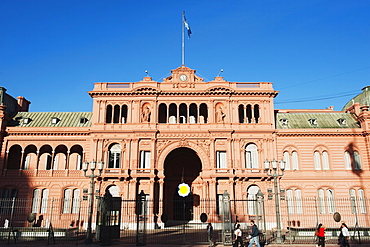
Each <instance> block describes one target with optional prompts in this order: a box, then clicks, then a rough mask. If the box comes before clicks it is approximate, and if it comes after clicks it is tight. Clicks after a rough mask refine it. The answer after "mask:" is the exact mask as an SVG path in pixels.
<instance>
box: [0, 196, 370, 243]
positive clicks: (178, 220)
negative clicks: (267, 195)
mask: <svg viewBox="0 0 370 247" xmlns="http://www.w3.org/2000/svg"><path fill="white" fill-rule="evenodd" d="M99 200H102V199H100V198H94V204H93V205H94V210H93V222H92V229H93V233H94V239H96V241H102V240H103V238H104V239H110V240H112V239H113V240H114V241H120V242H122V243H131V244H135V243H136V244H137V243H139V244H150V243H161V244H206V243H208V239H207V232H206V225H207V223H208V222H211V223H212V225H213V228H214V240H215V241H216V242H217V243H219V244H223V243H225V232H224V230H225V227H230V228H231V229H233V228H234V224H235V223H236V222H238V223H239V224H240V225H241V229H242V230H243V236H244V237H246V236H248V232H249V221H250V220H251V219H253V220H254V221H255V222H256V223H257V225H258V226H259V229H260V231H261V233H262V235H261V240H262V241H264V242H275V241H276V240H277V239H276V237H277V232H278V231H281V241H282V242H284V243H286V244H297V243H314V242H315V236H314V230H315V227H316V226H317V225H318V224H319V223H322V224H323V225H324V226H326V228H327V230H326V240H327V242H328V243H337V240H338V235H339V227H340V222H342V221H344V222H346V224H347V225H348V227H349V229H350V233H351V241H353V242H368V241H369V240H370V237H369V236H370V213H369V211H370V207H369V203H370V201H369V200H368V199H363V200H356V199H355V198H343V199H333V200H325V201H324V200H320V199H318V198H303V199H301V200H299V201H297V200H295V201H292V200H280V205H279V206H278V210H279V213H280V222H281V229H277V224H276V222H277V217H276V213H277V205H276V203H275V201H274V200H267V199H258V200H236V199H234V200H230V201H229V204H228V205H229V208H225V206H224V204H223V203H222V201H221V199H199V198H195V197H194V198H192V199H191V200H189V198H187V199H186V198H185V199H183V200H182V199H180V200H167V201H166V202H164V201H161V200H148V199H146V198H145V200H144V203H143V202H139V201H138V200H122V199H120V198H115V200H118V201H119V202H117V201H116V202H115V203H112V204H111V205H113V206H109V207H105V209H104V207H102V202H101V201H99ZM35 203H40V205H43V206H40V207H35V205H34V204H35ZM88 207H89V204H88V201H87V200H82V199H81V200H74V201H67V200H63V199H48V200H44V201H43V202H35V201H34V200H24V199H1V200H0V244H4V243H14V242H16V243H18V242H28V241H37V242H43V243H50V242H51V243H53V242H66V243H77V244H78V243H82V242H83V240H84V238H85V237H86V229H87V224H88V223H87V222H88V220H87V219H88V211H89V210H88ZM35 210H37V211H35ZM227 211H229V212H230V215H231V222H226V223H225V221H224V218H223V215H224V214H225V213H226V212H227ZM336 212H337V213H339V214H336V216H337V217H336V220H337V221H336V220H335V219H334V217H333V216H334V213H336ZM338 215H340V219H339V218H338ZM225 224H229V225H227V226H225ZM103 226H104V227H103ZM107 229H108V231H107ZM115 231H118V234H115V233H114V232H115Z"/></svg>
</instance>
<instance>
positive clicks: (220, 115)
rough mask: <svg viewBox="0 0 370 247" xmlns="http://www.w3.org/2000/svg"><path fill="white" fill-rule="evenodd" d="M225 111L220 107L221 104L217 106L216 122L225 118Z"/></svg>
mask: <svg viewBox="0 0 370 247" xmlns="http://www.w3.org/2000/svg"><path fill="white" fill-rule="evenodd" d="M225 116H226V114H225V112H224V110H223V108H222V106H219V107H218V108H217V110H216V123H223V122H224V119H225Z"/></svg>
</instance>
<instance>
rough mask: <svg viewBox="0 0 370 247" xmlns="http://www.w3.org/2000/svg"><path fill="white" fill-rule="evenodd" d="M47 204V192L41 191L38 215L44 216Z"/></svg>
mask: <svg viewBox="0 0 370 247" xmlns="http://www.w3.org/2000/svg"><path fill="white" fill-rule="evenodd" d="M48 202H49V190H48V189H43V190H42V195H41V210H40V213H41V214H44V213H46V212H47V210H48Z"/></svg>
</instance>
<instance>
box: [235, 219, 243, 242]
mask: <svg viewBox="0 0 370 247" xmlns="http://www.w3.org/2000/svg"><path fill="white" fill-rule="evenodd" d="M242 234H243V232H242V230H240V224H237V225H236V229H235V231H234V235H235V242H234V247H238V246H239V244H240V246H241V247H243V239H242Z"/></svg>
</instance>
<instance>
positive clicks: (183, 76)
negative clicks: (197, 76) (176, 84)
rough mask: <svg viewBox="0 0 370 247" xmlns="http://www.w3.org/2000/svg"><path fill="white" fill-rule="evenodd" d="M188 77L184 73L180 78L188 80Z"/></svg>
mask: <svg viewBox="0 0 370 247" xmlns="http://www.w3.org/2000/svg"><path fill="white" fill-rule="evenodd" d="M187 79H188V77H187V76H186V75H184V74H182V75H180V80H181V81H186V80H187Z"/></svg>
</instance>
